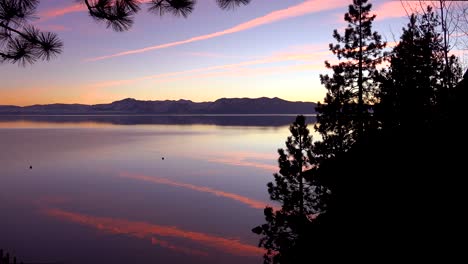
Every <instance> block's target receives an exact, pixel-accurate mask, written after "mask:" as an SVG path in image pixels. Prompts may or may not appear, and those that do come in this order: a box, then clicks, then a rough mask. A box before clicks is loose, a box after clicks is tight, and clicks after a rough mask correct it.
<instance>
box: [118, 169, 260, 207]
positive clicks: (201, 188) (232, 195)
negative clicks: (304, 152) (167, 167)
mask: <svg viewBox="0 0 468 264" xmlns="http://www.w3.org/2000/svg"><path fill="white" fill-rule="evenodd" d="M119 175H120V177H122V178H128V179H133V180H140V181H146V182H151V183H156V184H164V185H169V186H174V187H179V188H185V189H189V190H193V191H197V192H203V193H209V194H213V195H215V196H219V197H224V198H228V199H231V200H234V201H237V202H240V203H243V204H246V205H248V206H250V207H252V208H255V209H265V207H266V206H267V204H266V203H265V202H262V201H258V200H254V199H251V198H248V197H245V196H242V195H239V194H235V193H230V192H224V191H221V190H216V189H213V188H210V187H206V186H198V185H193V184H190V183H183V182H178V181H174V180H170V179H166V178H159V177H150V176H147V175H141V174H133V173H127V172H122V173H120V174H119Z"/></svg>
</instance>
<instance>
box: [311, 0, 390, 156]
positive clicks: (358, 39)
mask: <svg viewBox="0 0 468 264" xmlns="http://www.w3.org/2000/svg"><path fill="white" fill-rule="evenodd" d="M371 7H372V5H371V4H368V3H367V0H353V4H352V5H350V6H349V10H348V13H346V14H345V16H344V20H345V21H346V22H348V27H347V28H346V29H345V32H344V35H341V34H339V33H338V30H335V31H334V32H333V37H334V38H335V40H336V41H337V42H338V43H337V44H330V50H331V51H332V52H333V54H335V55H336V56H337V58H338V59H339V60H340V62H339V63H338V64H335V65H332V64H331V63H329V62H328V61H326V62H325V66H326V67H327V68H328V69H331V70H332V71H333V75H332V76H329V75H328V74H327V75H320V80H321V82H322V84H323V85H325V88H326V89H327V90H328V92H327V95H326V97H325V99H324V103H323V104H319V106H318V107H317V112H318V116H317V121H318V122H317V123H318V125H317V126H316V129H317V131H319V132H320V133H321V134H322V138H323V145H322V146H321V147H320V149H321V151H322V153H323V155H324V156H327V157H329V156H333V155H334V154H335V153H337V152H344V151H346V150H348V149H349V147H350V146H351V145H352V144H353V143H354V142H355V141H356V139H357V137H358V135H362V134H363V133H364V131H365V130H366V129H367V128H368V127H369V125H370V124H369V123H370V111H371V109H370V106H371V105H372V104H374V103H375V102H376V93H377V91H378V89H379V85H380V83H379V82H378V80H379V78H378V76H379V71H378V69H377V65H379V64H380V63H381V62H382V59H383V48H384V47H385V45H386V43H384V42H382V38H381V36H380V35H379V34H378V33H377V32H373V31H372V22H373V21H374V19H375V15H371V14H370V10H371ZM343 60H344V61H343Z"/></svg>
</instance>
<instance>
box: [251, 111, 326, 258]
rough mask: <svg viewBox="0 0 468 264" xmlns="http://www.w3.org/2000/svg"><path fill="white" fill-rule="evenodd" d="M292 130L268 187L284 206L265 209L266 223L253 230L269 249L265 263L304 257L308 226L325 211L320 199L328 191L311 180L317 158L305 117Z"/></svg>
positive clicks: (271, 193)
mask: <svg viewBox="0 0 468 264" xmlns="http://www.w3.org/2000/svg"><path fill="white" fill-rule="evenodd" d="M289 130H290V132H291V136H289V137H288V139H287V141H286V150H284V149H279V150H278V153H279V159H278V162H279V167H280V170H279V173H276V174H274V178H275V181H274V182H270V183H268V185H267V186H268V192H269V194H270V198H271V199H272V200H274V201H277V202H280V203H281V204H282V207H281V210H278V211H275V210H273V208H271V207H267V208H265V211H264V213H265V219H266V221H267V223H266V224H263V225H261V226H258V227H256V228H254V229H253V230H252V231H253V232H254V233H256V234H261V235H263V237H262V239H261V241H260V246H262V247H264V248H266V249H267V250H268V252H267V253H266V254H265V258H264V260H265V261H264V262H265V263H298V262H297V260H298V259H300V258H301V254H308V252H304V251H303V250H301V249H302V247H303V246H304V245H305V244H307V243H306V242H305V241H306V240H307V239H309V237H307V236H306V233H307V232H306V229H307V228H308V227H307V225H310V223H311V222H310V221H311V220H312V219H313V218H314V217H315V216H316V215H317V214H318V213H320V212H323V211H324V210H325V208H324V207H323V205H324V203H322V202H321V199H325V197H326V195H327V190H326V189H325V188H324V187H322V186H320V185H318V184H317V183H316V182H315V181H314V179H313V177H312V175H313V173H314V165H315V158H314V156H313V153H312V147H313V144H312V137H311V136H310V134H309V129H308V128H307V124H306V122H305V117H304V116H298V117H297V118H296V121H295V122H294V123H293V124H292V125H291V126H290V128H289Z"/></svg>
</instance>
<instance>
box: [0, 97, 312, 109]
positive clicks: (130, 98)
mask: <svg viewBox="0 0 468 264" xmlns="http://www.w3.org/2000/svg"><path fill="white" fill-rule="evenodd" d="M222 99H251V100H255V99H270V100H271V99H280V100H283V101H287V102H292V103H318V102H313V101H291V100H287V99H283V98H280V97H278V96H275V97H267V96H261V97H221V98H218V99H215V100H211V101H193V100H190V99H184V98H181V99H173V100H171V99H156V100H141V99H135V98H133V97H126V98H123V99H119V100H115V101H112V102H109V103H96V104H85V103H60V102H54V103H45V104H41V103H37V104H30V105H12V104H2V103H0V106H2V107H5V106H14V107H30V106H44V105H86V106H93V105H101V104H111V103H115V102H120V101H124V100H135V101H140V102H164V101H170V102H178V101H190V102H192V103H214V102H216V101H218V100H222Z"/></svg>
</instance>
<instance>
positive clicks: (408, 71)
mask: <svg viewBox="0 0 468 264" xmlns="http://www.w3.org/2000/svg"><path fill="white" fill-rule="evenodd" d="M438 26H439V22H438V18H437V16H436V14H435V13H434V12H433V11H432V9H431V8H430V7H428V9H427V10H426V12H425V13H424V14H422V15H420V16H416V15H412V16H411V17H410V22H409V23H408V25H407V27H406V28H403V34H402V36H401V41H400V43H399V44H398V45H397V46H396V47H395V48H394V49H393V53H392V55H391V58H390V60H391V66H390V69H389V72H388V73H387V74H386V81H385V85H384V86H383V89H382V93H381V104H380V105H379V107H378V110H377V114H378V115H379V116H380V118H382V120H383V125H384V126H387V127H396V126H400V125H402V126H404V127H405V128H411V127H413V128H414V127H420V128H428V126H430V125H431V122H433V121H434V120H436V119H437V116H441V115H442V116H443V115H445V114H447V109H448V96H449V90H450V88H448V87H455V86H456V83H457V82H458V81H459V80H460V77H461V69H460V66H459V64H458V60H457V58H456V57H455V56H453V55H452V56H450V57H448V61H449V64H450V65H449V67H446V66H445V59H446V58H445V50H444V44H443V39H442V38H441V36H440V35H439V34H438V33H437V27H438ZM447 68H448V69H450V70H451V72H450V74H449V75H450V76H452V78H451V80H453V81H456V82H452V83H450V84H449V85H447V84H446V76H447V72H446V70H447Z"/></svg>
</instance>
